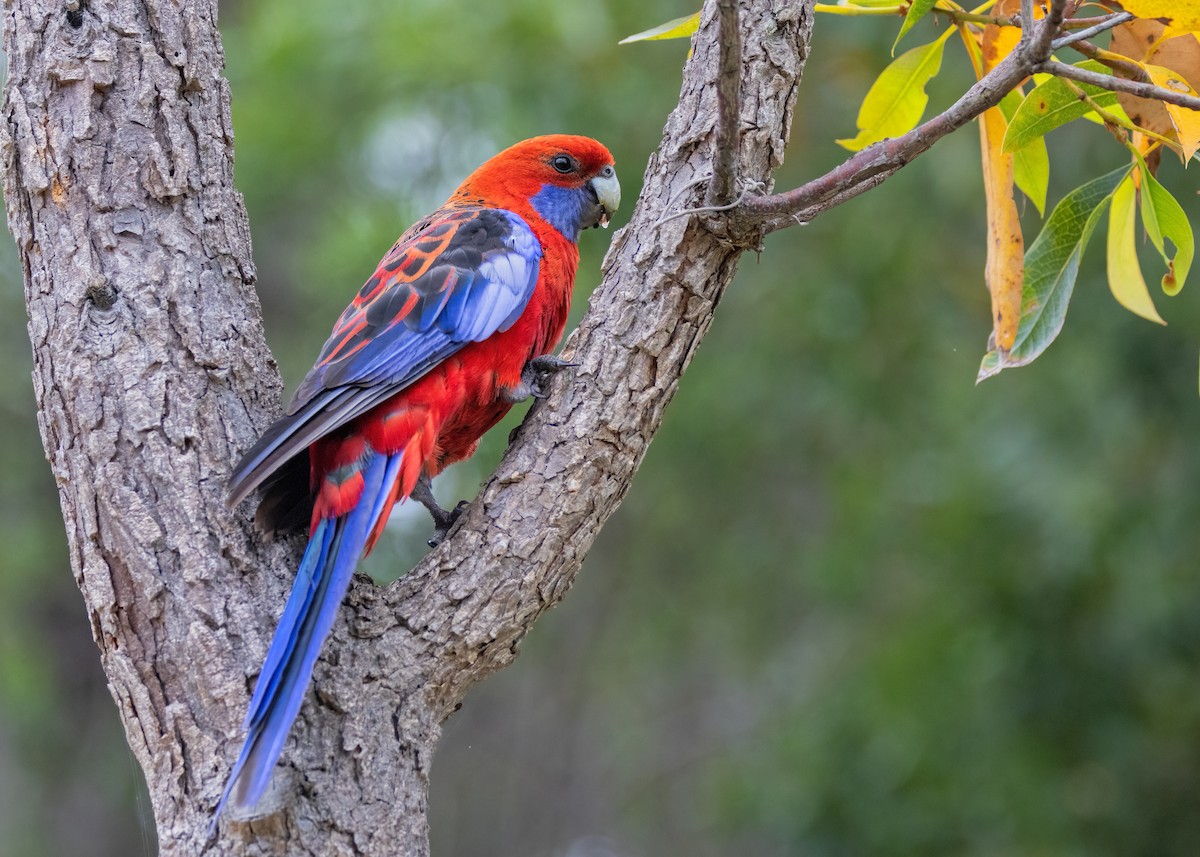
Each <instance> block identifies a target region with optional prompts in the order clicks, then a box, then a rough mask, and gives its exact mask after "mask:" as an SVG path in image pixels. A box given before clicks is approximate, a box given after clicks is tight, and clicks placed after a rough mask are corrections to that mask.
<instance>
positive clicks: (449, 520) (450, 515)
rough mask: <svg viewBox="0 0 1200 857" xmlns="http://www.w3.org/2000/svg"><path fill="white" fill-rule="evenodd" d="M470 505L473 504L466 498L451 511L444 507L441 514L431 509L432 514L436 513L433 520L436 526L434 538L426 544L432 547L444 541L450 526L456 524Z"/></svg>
mask: <svg viewBox="0 0 1200 857" xmlns="http://www.w3.org/2000/svg"><path fill="white" fill-rule="evenodd" d="M470 505H471V504H470V503H469V502H468V501H466V500H459V501H458V505H457V506H455V507H454V508H453V509H451V510H450V511H449V512H447V511H445V510H444V509H439V511H440V512H441V513H442V514H441V515H437V514H435V513H434V512H433V510H432V509H430V510H429V511H430V514H433V515H434V519H433V520H434V525H435V526H434V530H433V538H431V539H429V540H428V541H426V542H425V544H427V545H429V546H430V547H431V548H435V547H437V546H438V545H440V544H441V543H442V542H444V541H445V540H446V536H447V535H448V534H449V532H450V528H451V527H453V526H454V523H455V521H457V520H458V519H459V518H460V517H461V516H462V513H463V512H465V511H466V510H467V507H468V506H470Z"/></svg>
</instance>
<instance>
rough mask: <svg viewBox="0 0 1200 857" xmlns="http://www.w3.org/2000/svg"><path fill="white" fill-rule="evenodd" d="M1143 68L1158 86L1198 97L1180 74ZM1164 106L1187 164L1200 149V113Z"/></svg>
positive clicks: (1152, 67) (1173, 105)
mask: <svg viewBox="0 0 1200 857" xmlns="http://www.w3.org/2000/svg"><path fill="white" fill-rule="evenodd" d="M1197 48H1200V44H1197ZM1142 68H1144V69H1146V72H1147V73H1148V74H1149V75H1150V79H1151V80H1153V81H1154V84H1155V85H1156V86H1161V87H1162V88H1163V89H1169V90H1171V91H1172V92H1179V93H1182V94H1184V95H1192V96H1194V95H1196V90H1194V89H1192V87H1191V84H1189V83H1188V82H1187V81H1186V80H1184V79H1183V75H1181V74H1179V73H1178V72H1176V71H1172V70H1171V69H1169V68H1163V67H1162V66H1160V65H1150V64H1149V63H1142ZM1163 106H1164V107H1166V108H1167V115H1168V116H1170V117H1171V124H1172V125H1173V126H1174V127H1175V133H1176V135H1178V137H1179V145H1180V146H1181V147H1182V148H1183V162H1184V164H1187V162H1188V161H1190V160H1191V159H1192V155H1194V154H1195V153H1196V150H1197V149H1200V112H1197V111H1195V110H1190V109H1188V108H1187V107H1180V106H1179V105H1178V104H1168V103H1166V102H1163Z"/></svg>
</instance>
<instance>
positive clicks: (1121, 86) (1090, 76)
mask: <svg viewBox="0 0 1200 857" xmlns="http://www.w3.org/2000/svg"><path fill="white" fill-rule="evenodd" d="M1034 71H1035V72H1040V73H1044V74H1053V75H1055V76H1057V77H1066V78H1070V79H1071V80H1077V81H1079V82H1080V83H1088V84H1091V85H1092V86H1098V87H1100V88H1101V89H1108V90H1111V91H1113V92H1127V93H1129V94H1130V95H1139V96H1141V97H1142V98H1152V99H1154V100H1155V101H1165V102H1167V103H1168V104H1175V105H1178V106H1179V107H1186V108H1188V109H1189V110H1200V98H1198V97H1197V96H1195V95H1188V94H1187V93H1184V92H1176V91H1174V90H1173V89H1166V88H1165V87H1162V86H1155V85H1154V84H1152V83H1143V82H1142V81H1140V80H1126V79H1125V78H1123V77H1113V76H1112V75H1111V74H1100V73H1099V72H1096V71H1088V70H1087V69H1083V68H1077V67H1075V66H1073V65H1067V64H1066V63H1061V62H1057V61H1056V60H1046V61H1045V62H1042V63H1039V64H1038V65H1037V66H1036V67H1035V68H1034Z"/></svg>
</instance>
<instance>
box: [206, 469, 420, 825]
mask: <svg viewBox="0 0 1200 857" xmlns="http://www.w3.org/2000/svg"><path fill="white" fill-rule="evenodd" d="M400 461H401V455H400V454H399V453H397V454H396V455H392V456H385V455H380V454H378V453H371V454H370V456H369V458H368V459H367V460H366V461H365V462H364V463H363V464H362V471H361V472H362V476H363V493H362V497H361V499H360V500H359V501H358V504H357V505H356V506H355V507H354V508H353V509H352V510H350V511H349V512H348V513H346V514H345V515H343V516H342V517H340V518H327V519H324V520H322V521H321V522H320V523H319V524H317V526H316V528H315V529H314V530H313V531H312V533H311V534H310V536H309V541H308V547H307V548H305V550H304V557H303V559H301V560H300V568H299V569H298V570H297V572H296V582H295V583H293V584H292V593H291V595H290V596H289V597H288V602H287V606H286V607H284V610H283V616H281V617H280V619H279V627H278V628H276V630H275V637H274V639H273V640H272V641H271V648H270V650H269V651H268V652H267V659H266V661H265V662H264V663H263V668H262V672H261V673H260V674H259V676H258V684H256V685H255V687H254V696H253V698H252V699H251V700H250V710H249V711H248V712H247V713H246V721H245V723H244V724H243V727H242V728H243V729H245V730H246V733H247V734H246V743H245V744H243V745H242V752H241V753H240V754H239V755H238V759H237V762H236V763H234V766H233V771H232V772H231V773H230V775H229V782H228V783H227V784H226V786H225V791H224V793H223V794H222V795H221V801H220V803H218V804H217V810H216V812H215V813H213V825H214V827H215V825H216V823H217V819H218V818H219V817H220V815H221V811H222V810H223V809H224V808H225V804H226V802H227V801H228V800H229V799H230V798H231V797H232V798H233V803H234V805H235V806H238V807H242V808H249V807H252V806H254V804H256V803H258V800H259V798H261V797H262V795H263V792H265V791H266V789H267V784H268V783H269V782H270V781H271V772H272V771H273V770H274V768H275V762H276V761H277V760H278V759H279V754H280V752H282V750H283V742H284V740H285V739H286V738H287V735H288V732H289V731H290V729H291V727H292V721H293V720H295V719H296V715H297V714H298V713H299V711H300V705H301V703H302V702H303V701H304V694H305V691H306V690H307V689H308V684H309V680H310V679H311V678H312V671H313V665H314V664H315V663H316V661H317V655H318V654H320V652H321V646H322V644H323V643H324V642H325V638H326V637H327V636H329V631H330V629H332V628H333V620H334V617H335V616H336V615H337V610H338V607H339V606H340V605H341V603H342V599H343V598H344V597H345V595H346V590H347V589H348V588H349V586H350V577H351V575H353V573H354V568H355V566H357V565H358V560H359V557H360V556H361V555H362V553H363V548H364V546H365V545H366V543H367V538H368V536H369V534H370V532H371V530H372V528H373V527H374V526H375V523H376V521H377V520H378V519H379V516H380V514H381V513H383V511H384V508H385V503H386V500H387V497H388V495H389V494H390V493H391V489H392V486H393V485H394V484H395V481H396V478H397V475H398V474H399V472H400Z"/></svg>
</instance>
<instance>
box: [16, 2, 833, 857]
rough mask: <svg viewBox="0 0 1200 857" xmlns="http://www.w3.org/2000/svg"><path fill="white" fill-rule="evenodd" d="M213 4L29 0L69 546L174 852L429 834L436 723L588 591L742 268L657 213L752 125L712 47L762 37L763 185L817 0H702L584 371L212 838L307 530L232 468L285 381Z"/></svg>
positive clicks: (330, 849)
mask: <svg viewBox="0 0 1200 857" xmlns="http://www.w3.org/2000/svg"><path fill="white" fill-rule="evenodd" d="M216 6H217V4H216V2H215V0H197V2H194V3H188V4H178V3H171V2H165V0H89V2H88V3H87V4H85V5H83V6H81V7H80V8H78V9H74V10H67V9H65V8H64V7H62V6H61V4H55V3H45V2H41V0H12V2H10V3H9V4H8V5H7V6H6V7H5V13H4V14H5V33H4V36H5V48H6V54H7V57H8V60H9V76H8V80H7V84H6V89H5V94H6V99H7V100H6V103H5V108H4V125H3V141H2V142H3V149H2V151H3V154H4V168H5V169H4V172H5V176H4V178H5V187H4V190H5V200H6V203H7V206H8V215H9V224H10V228H11V229H12V231H13V233H14V235H15V236H16V238H17V247H18V251H19V253H20V254H21V260H22V262H23V263H24V268H25V286H26V296H27V301H28V305H29V318H30V328H29V329H30V334H31V338H32V340H33V344H34V351H35V362H36V372H35V386H36V388H37V395H38V405H39V408H40V410H41V417H40V424H41V426H42V432H43V441H44V444H45V447H46V450H47V453H48V455H49V456H50V458H51V461H52V466H53V468H54V472H55V474H56V476H57V478H58V484H59V491H60V498H61V501H62V507H63V513H64V517H65V519H66V521H67V529H68V536H69V541H70V548H71V560H72V565H73V567H74V569H75V572H76V575H77V580H78V581H79V585H80V589H81V590H82V592H83V594H84V598H85V601H86V602H87V605H88V611H89V616H90V618H91V620H92V627H93V631H94V634H95V637H96V641H97V643H98V645H99V647H100V649H101V659H102V663H103V666H104V668H105V672H106V674H107V676H108V679H109V683H110V687H111V688H112V690H113V695H114V697H115V698H116V699H117V702H118V707H119V710H120V714H121V717H122V721H123V722H124V724H125V728H126V733H127V736H128V739H129V743H130V746H131V748H132V750H133V753H134V755H135V757H136V758H137V760H138V762H139V763H140V765H141V767H142V769H143V771H145V773H146V778H147V784H148V786H149V789H150V794H151V799H152V803H153V807H154V815H155V823H156V826H157V830H158V845H159V851H160V853H162V854H164V855H178V854H186V855H194V854H199V853H204V854H208V855H223V854H238V855H255V857H262V855H284V854H287V855H326V854H331V853H339V854H346V855H352V857H353V855H363V857H365V855H388V857H394V855H397V854H404V855H412V857H420V855H424V854H426V853H427V852H428V826H427V820H426V807H427V800H428V797H427V795H428V778H429V767H430V762H431V759H432V756H433V751H434V748H435V746H436V743H437V740H438V738H439V735H440V731H441V724H442V722H443V721H444V720H445V719H446V717H448V716H449V715H450V714H451V713H452V712H453V711H454V709H455V707H456V706H457V705H458V704H459V702H460V701H461V700H462V698H463V695H464V694H465V693H466V692H467V690H468V689H469V688H470V687H471V686H473V685H474V684H475V683H476V682H478V681H479V680H480V679H482V678H484V677H485V676H487V675H489V674H491V673H492V672H494V671H496V670H497V669H500V668H501V667H503V666H505V665H506V664H508V663H510V662H511V661H512V660H513V659H514V658H515V657H516V653H517V648H518V645H519V643H520V641H521V639H522V638H523V636H524V635H525V633H526V632H527V631H528V630H529V629H530V627H531V626H532V625H533V623H534V622H535V621H536V620H537V618H538V617H539V616H540V615H541V614H542V613H543V612H544V611H545V610H547V609H548V608H549V607H551V606H552V605H554V604H555V603H557V602H558V601H559V600H560V599H561V598H562V597H563V596H564V594H565V593H566V591H567V589H568V588H569V587H570V585H571V583H572V581H573V580H574V578H575V575H576V572H577V571H578V569H579V566H580V564H581V563H582V561H583V558H584V556H585V555H586V554H587V552H588V550H589V548H590V546H591V544H592V540H593V539H594V538H595V537H596V535H597V533H598V532H599V530H600V528H601V527H602V526H603V524H604V522H605V521H606V520H607V519H608V517H609V516H610V515H611V514H612V513H613V512H614V511H615V509H616V508H617V505H618V504H619V503H620V501H621V499H622V498H623V497H624V495H625V492H626V491H627V490H628V488H629V485H630V483H631V482H632V480H633V477H634V474H635V473H636V471H637V469H638V466H639V464H640V463H641V460H642V457H643V456H644V454H645V452H646V448H647V445H648V444H649V442H650V439H651V438H652V437H653V436H654V433H655V432H656V430H657V429H658V427H659V425H660V423H661V421H662V417H663V412H664V410H665V408H666V407H667V405H668V403H669V402H670V401H671V398H672V396H673V395H674V393H675V390H676V389H677V386H678V383H679V378H680V376H681V375H682V373H683V371H684V369H685V368H686V367H687V365H688V363H689V362H690V360H691V358H692V355H693V354H694V353H695V350H696V348H697V347H698V346H699V344H700V341H701V339H702V338H703V337H704V335H705V333H706V331H707V330H708V328H709V325H710V324H711V321H712V314H713V309H714V307H715V306H716V304H717V302H718V301H719V300H720V298H721V295H722V293H723V292H724V290H725V289H726V288H727V287H728V285H729V283H730V281H731V280H732V278H733V275H734V272H735V270H736V268H737V260H738V257H739V255H740V252H741V251H740V249H739V248H737V247H735V246H732V245H731V244H729V243H728V242H725V241H722V240H720V239H718V238H717V236H715V235H713V234H712V233H711V232H710V231H709V230H706V229H704V228H702V227H700V226H699V225H697V224H695V223H693V222H688V221H685V220H682V219H681V220H676V221H673V222H669V223H660V219H661V217H662V213H663V210H664V208H665V207H666V206H667V204H668V201H669V200H671V199H673V198H675V197H676V196H678V195H681V194H683V193H684V192H687V193H690V194H692V195H693V196H694V195H695V192H696V188H697V187H698V184H697V182H698V179H699V177H701V176H704V177H705V180H707V177H708V176H709V175H711V173H712V170H713V164H712V158H713V153H714V151H715V150H717V149H718V148H719V147H718V146H717V144H716V136H717V134H718V131H717V127H718V125H719V124H720V125H723V126H724V127H725V128H726V131H725V132H721V133H727V132H728V129H729V128H730V126H729V125H728V124H727V123H724V122H720V121H719V120H718V118H717V112H718V109H717V104H716V101H717V98H716V95H715V93H716V90H717V88H718V83H719V80H720V79H721V77H722V76H721V72H720V68H721V66H722V64H723V63H725V62H727V60H723V59H722V57H721V51H720V49H719V45H720V44H725V45H730V44H733V43H734V42H736V43H737V44H740V45H741V48H742V60H741V63H742V67H743V79H742V81H741V92H742V95H743V96H744V102H743V107H742V109H741V111H740V112H741V113H743V114H744V116H743V120H744V121H743V122H742V123H741V126H740V129H739V127H738V126H737V125H734V126H732V128H733V136H734V138H735V139H736V138H737V136H738V134H739V130H740V134H741V137H742V142H743V143H744V145H742V146H741V147H740V149H738V148H736V147H726V149H731V150H733V151H734V152H735V153H736V154H737V155H738V157H737V158H736V159H735V163H736V164H737V168H738V171H739V172H740V179H741V180H742V181H746V182H749V183H751V184H752V185H753V186H757V185H759V184H762V185H764V186H769V184H770V182H771V173H772V171H773V170H774V169H775V168H777V167H778V166H779V165H780V163H782V161H783V153H784V150H785V147H786V141H787V137H788V134H789V129H790V124H791V120H792V110H793V106H794V101H795V95H796V91H797V84H798V82H799V77H800V73H801V71H802V69H803V67H804V63H805V59H806V57H807V54H808V39H809V33H810V31H811V27H812V2H811V0H801V2H796V0H759V2H754V3H743V5H742V7H741V9H740V13H741V14H740V16H739V24H740V33H739V34H737V36H736V38H735V39H732V40H731V39H727V38H726V39H722V38H721V37H720V36H719V35H718V31H719V29H720V25H719V23H718V16H717V13H716V6H715V4H714V3H713V2H709V3H707V4H706V6H705V10H704V14H703V20H702V24H701V28H700V31H699V33H698V34H697V36H696V38H695V39H694V43H693V54H692V56H691V58H690V59H689V60H688V62H687V64H686V66H685V69H684V74H683V85H682V89H681V92H680V100H679V106H678V107H677V109H676V110H675V111H674V112H673V113H672V114H671V116H670V118H669V119H668V121H667V125H666V128H665V130H664V134H663V141H662V145H661V146H660V148H659V149H658V151H657V152H655V153H654V154H653V155H652V156H651V158H650V162H649V165H648V166H647V168H646V173H645V176H644V182H643V187H644V190H643V192H642V195H641V198H640V199H639V200H638V202H637V204H636V206H635V207H634V211H633V214H632V217H631V219H630V223H629V225H628V226H627V227H626V228H625V229H622V230H620V231H619V232H618V233H617V234H616V235H615V236H614V237H613V243H612V246H611V248H610V250H609V253H608V255H607V257H606V259H605V263H604V280H603V282H602V283H601V285H600V286H599V287H598V288H597V289H596V290H595V292H594V293H593V298H592V302H591V307H590V310H589V312H588V313H587V315H586V316H585V318H584V319H583V321H582V322H581V324H580V327H579V329H578V330H577V331H576V333H575V334H574V335H573V336H572V337H571V339H570V340H569V342H568V343H567V346H566V349H565V350H566V353H567V354H568V355H569V356H571V357H572V358H573V359H574V360H575V361H577V362H579V363H580V364H581V365H580V367H579V368H578V369H577V370H576V373H575V376H574V378H563V379H561V380H559V381H558V382H557V385H556V388H555V390H554V391H553V392H552V394H551V396H550V398H548V399H547V400H545V401H543V402H541V403H539V404H538V405H537V406H536V407H534V408H533V410H532V411H531V412H530V413H529V415H528V417H527V419H526V420H525V422H524V423H523V425H522V428H521V430H520V433H519V437H518V438H517V440H516V441H515V443H514V444H513V445H512V447H511V448H510V449H509V451H508V453H507V454H506V455H505V457H504V460H503V461H502V463H501V464H500V466H499V468H498V470H497V471H496V474H495V475H494V476H493V477H492V479H491V480H490V481H489V482H488V484H487V485H486V486H485V487H484V489H483V491H482V492H481V494H480V496H479V497H477V498H475V500H474V501H473V502H472V504H471V507H470V510H469V511H468V512H467V514H465V515H464V516H463V518H462V519H461V520H460V523H459V525H458V526H457V528H456V530H455V531H454V532H453V533H451V535H450V537H449V538H447V539H446V541H445V542H443V543H442V545H441V546H439V547H438V548H437V549H436V550H434V551H433V552H432V553H430V554H429V555H428V556H427V557H426V559H425V560H424V561H423V562H421V563H420V564H419V565H418V567H417V568H416V569H415V570H414V571H413V572H411V573H410V574H409V575H408V576H406V577H404V578H402V579H401V580H399V581H398V582H397V583H395V584H392V585H390V586H387V587H378V586H376V585H374V584H373V583H371V582H370V581H367V580H365V579H357V580H356V581H355V583H354V584H352V586H351V591H350V594H349V596H348V598H347V604H346V605H345V607H344V609H343V610H342V611H341V613H340V614H339V619H338V621H337V624H336V625H335V627H334V630H333V632H332V635H331V637H330V639H329V640H328V642H327V643H326V645H325V647H324V652H323V655H322V658H321V660H320V661H319V662H318V665H317V668H316V670H315V673H314V681H313V689H314V692H313V693H310V694H309V695H308V697H307V698H306V701H305V704H304V707H303V708H302V710H301V713H300V716H299V717H298V719H297V720H296V723H295V725H294V727H293V729H292V733H291V735H290V737H289V739H288V743H287V745H286V746H285V750H284V754H283V764H282V765H281V766H280V767H278V768H277V769H276V771H275V773H274V779H273V785H272V789H271V790H270V791H269V792H268V793H267V796H266V797H265V798H264V801H263V802H262V803H260V805H259V806H258V807H257V808H256V813H255V817H254V818H252V819H250V818H246V819H241V820H239V819H236V818H233V817H232V815H231V816H228V817H225V818H223V819H222V823H221V828H220V837H219V839H218V840H216V841H215V842H213V843H209V842H208V841H207V829H208V823H209V819H210V817H211V813H212V810H213V807H214V806H215V803H216V800H217V796H218V795H219V794H220V791H221V787H222V785H223V783H224V780H225V778H226V776H227V775H228V772H229V766H230V764H231V762H232V761H233V758H234V756H235V755H236V752H237V747H238V744H239V743H240V740H241V737H242V735H241V730H240V722H241V719H242V715H243V713H244V711H245V708H246V703H247V701H248V697H249V691H250V688H251V687H252V685H253V682H254V678H255V676H256V673H257V670H258V668H259V665H260V664H261V663H262V661H263V655H264V653H265V652H266V649H267V645H268V642H269V640H270V638H271V634H272V631H273V630H274V626H275V622H276V617H277V616H278V615H279V613H280V611H281V609H282V605H283V603H284V601H285V598H286V593H287V591H288V589H289V587H290V584H291V581H292V578H293V577H294V574H295V569H296V562H297V559H298V555H299V549H300V545H299V544H297V543H296V542H270V541H266V540H264V539H263V538H262V537H261V536H259V535H258V534H256V533H255V532H254V530H253V527H252V524H251V521H250V512H249V509H248V508H245V507H243V508H240V509H238V510H235V511H234V512H233V513H231V512H229V511H228V510H226V509H225V507H224V502H223V496H222V494H223V484H224V480H225V476H226V474H227V473H228V470H229V467H230V464H231V463H232V462H233V461H235V460H236V459H237V456H238V453H239V452H240V451H242V450H244V449H245V448H246V447H247V446H248V445H249V444H250V443H252V441H253V439H254V437H255V435H256V433H257V432H259V431H261V430H262V429H263V428H264V427H265V426H266V424H267V423H268V422H269V421H270V418H271V417H272V416H273V414H274V413H276V412H277V410H278V395H279V389H280V385H279V380H278V376H277V374H276V372H275V371H274V365H273V363H272V362H271V360H270V355H269V352H268V350H267V348H266V345H265V342H264V339H263V336H262V326H261V321H260V317H259V313H258V308H257V302H256V299H255V296H254V293H253V289H252V287H251V282H252V280H253V267H252V266H251V263H250V258H249V235H248V230H247V226H246V217H245V211H244V209H243V207H242V204H241V198H240V196H239V195H238V194H237V192H236V190H235V189H234V187H233V182H232V178H233V169H232V128H231V127H230V124H229V88H228V85H227V83H226V82H225V81H224V80H223V79H222V77H221V73H220V69H221V67H222V64H223V56H222V52H221V45H220V39H219V35H218V32H217V28H216ZM737 112H739V111H734V114H735V121H736V113H737ZM741 129H744V130H741ZM630 167H634V168H636V165H631V164H622V165H621V168H622V169H629V168H630ZM594 237H596V236H595V235H589V236H587V239H592V238H594ZM585 240H586V239H585Z"/></svg>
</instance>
